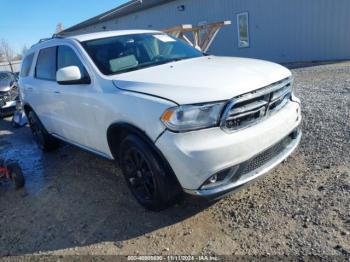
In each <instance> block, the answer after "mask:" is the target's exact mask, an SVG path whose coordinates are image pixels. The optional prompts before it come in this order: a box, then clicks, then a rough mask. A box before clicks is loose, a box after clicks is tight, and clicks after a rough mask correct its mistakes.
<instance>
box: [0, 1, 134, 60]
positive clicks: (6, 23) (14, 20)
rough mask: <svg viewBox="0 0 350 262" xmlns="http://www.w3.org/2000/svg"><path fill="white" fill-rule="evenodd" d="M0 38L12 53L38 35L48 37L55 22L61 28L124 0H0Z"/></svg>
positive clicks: (36, 40)
mask: <svg viewBox="0 0 350 262" xmlns="http://www.w3.org/2000/svg"><path fill="white" fill-rule="evenodd" d="M0 2H1V4H0V8H1V14H0V39H5V40H7V41H8V42H9V44H10V45H11V47H12V48H13V49H14V51H15V52H16V53H19V54H20V53H21V50H22V49H23V46H24V45H26V46H27V48H29V47H30V46H31V45H32V44H34V43H36V42H38V41H39V39H41V38H47V37H51V36H52V34H53V33H55V30H56V26H57V24H58V23H59V22H61V23H63V25H64V28H68V27H70V26H72V25H75V24H77V23H80V22H82V21H84V20H86V19H89V18H91V17H93V16H96V15H98V14H100V13H103V12H105V11H108V10H110V9H112V8H115V7H117V6H119V5H121V4H123V3H125V2H127V0H0Z"/></svg>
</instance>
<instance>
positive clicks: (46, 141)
mask: <svg viewBox="0 0 350 262" xmlns="http://www.w3.org/2000/svg"><path fill="white" fill-rule="evenodd" d="M27 117H28V122H29V125H30V129H31V130H32V134H33V138H34V140H35V142H36V143H37V145H38V146H39V147H40V148H41V149H42V150H43V151H46V152H50V151H53V150H55V149H57V148H58V146H59V140H58V139H56V138H54V137H53V136H52V135H50V134H49V133H48V132H47V131H46V129H45V127H44V126H43V124H42V123H41V121H40V119H39V118H38V116H37V115H36V114H35V112H34V111H30V112H29V113H28V116H27Z"/></svg>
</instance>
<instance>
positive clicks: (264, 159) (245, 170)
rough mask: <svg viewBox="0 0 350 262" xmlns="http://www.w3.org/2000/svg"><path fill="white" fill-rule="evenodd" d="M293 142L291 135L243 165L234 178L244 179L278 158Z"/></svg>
mask: <svg viewBox="0 0 350 262" xmlns="http://www.w3.org/2000/svg"><path fill="white" fill-rule="evenodd" d="M292 140H293V138H292V137H291V135H289V136H287V137H286V138H284V139H283V140H282V141H280V142H279V143H277V144H275V145H274V146H272V147H270V148H269V149H267V150H265V151H264V152H262V153H260V154H258V155H257V156H255V157H253V158H252V159H249V160H247V161H246V162H244V163H242V164H241V165H240V167H239V169H238V170H237V173H236V174H235V176H234V180H235V181H237V180H238V179H244V178H245V175H248V174H249V173H250V172H252V171H254V170H256V169H258V168H260V167H262V166H263V165H265V164H266V163H268V162H269V161H270V160H272V159H273V158H274V157H276V156H278V155H279V154H280V153H281V152H282V151H283V150H284V149H285V148H286V147H287V146H288V145H289V144H290V143H291V142H292Z"/></svg>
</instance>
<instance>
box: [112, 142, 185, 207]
mask: <svg viewBox="0 0 350 262" xmlns="http://www.w3.org/2000/svg"><path fill="white" fill-rule="evenodd" d="M119 156H120V165H121V169H122V171H123V174H124V177H125V180H126V183H127V184H128V187H129V188H130V190H131V192H132V194H133V195H134V196H135V198H136V199H137V201H138V202H139V203H140V204H141V205H142V206H144V207H145V208H146V209H149V210H153V211H160V210H162V209H165V208H167V207H170V206H171V205H173V204H175V203H176V202H177V201H178V200H179V198H180V196H181V193H182V190H181V188H180V186H179V184H178V182H177V179H176V178H175V177H174V175H173V174H172V173H171V171H170V170H169V168H166V165H165V163H164V162H163V161H162V160H161V158H160V157H159V155H158V154H157V153H156V152H155V151H154V150H153V149H152V148H151V147H150V146H149V145H148V144H147V143H145V142H144V141H143V140H142V139H140V138H139V137H138V136H136V135H128V136H127V137H126V138H125V139H124V140H123V141H122V143H121V146H120V154H119Z"/></svg>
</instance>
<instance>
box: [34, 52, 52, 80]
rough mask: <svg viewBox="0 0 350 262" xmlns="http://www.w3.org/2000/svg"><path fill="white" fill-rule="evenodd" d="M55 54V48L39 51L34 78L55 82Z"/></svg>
mask: <svg viewBox="0 0 350 262" xmlns="http://www.w3.org/2000/svg"><path fill="white" fill-rule="evenodd" d="M56 52H57V47H49V48H44V49H41V50H40V52H39V55H38V60H37V62H36V68H35V76H36V78H39V79H45V80H51V81H56Z"/></svg>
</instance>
